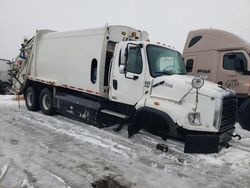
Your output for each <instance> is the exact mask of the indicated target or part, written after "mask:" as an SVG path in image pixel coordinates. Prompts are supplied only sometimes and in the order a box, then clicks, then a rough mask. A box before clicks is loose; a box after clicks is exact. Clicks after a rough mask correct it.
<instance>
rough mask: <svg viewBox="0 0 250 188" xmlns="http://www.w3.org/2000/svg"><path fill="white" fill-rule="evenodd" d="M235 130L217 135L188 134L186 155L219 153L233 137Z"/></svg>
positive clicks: (185, 148) (186, 137)
mask: <svg viewBox="0 0 250 188" xmlns="http://www.w3.org/2000/svg"><path fill="white" fill-rule="evenodd" d="M233 132H234V128H232V129H230V130H228V131H226V132H223V133H222V132H220V133H216V134H211V133H197V132H196V133H188V134H186V136H185V147H184V152H185V153H218V152H219V151H220V149H221V148H222V147H223V145H224V144H225V143H227V142H229V141H230V140H231V139H232V137H233Z"/></svg>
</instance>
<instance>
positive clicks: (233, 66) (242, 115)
mask: <svg viewBox="0 0 250 188" xmlns="http://www.w3.org/2000/svg"><path fill="white" fill-rule="evenodd" d="M183 56H184V58H185V64H186V70H187V72H188V73H189V74H191V75H195V76H202V77H203V78H206V79H207V80H209V81H212V82H215V83H218V84H220V85H222V86H223V87H224V88H230V89H232V90H235V91H236V93H237V97H238V105H239V107H238V120H239V123H240V125H241V126H242V127H243V128H244V129H247V130H250V43H248V42H247V41H245V40H243V39H242V38H240V37H238V36H236V35H234V34H232V33H229V32H226V31H223V30H215V29H201V30H195V31H191V32H190V33H189V34H188V37H187V40H186V44H185V47H184V50H183Z"/></svg>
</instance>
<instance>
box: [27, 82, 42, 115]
mask: <svg viewBox="0 0 250 188" xmlns="http://www.w3.org/2000/svg"><path fill="white" fill-rule="evenodd" d="M24 98H25V104H26V107H27V108H28V110H30V111H37V110H39V104H38V95H37V93H36V91H35V90H34V88H33V87H29V88H28V89H27V90H26V92H25V96H24Z"/></svg>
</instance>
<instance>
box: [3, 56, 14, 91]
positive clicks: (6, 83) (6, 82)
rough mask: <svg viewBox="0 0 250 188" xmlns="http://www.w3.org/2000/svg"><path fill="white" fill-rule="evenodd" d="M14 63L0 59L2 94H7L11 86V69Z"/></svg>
mask: <svg viewBox="0 0 250 188" xmlns="http://www.w3.org/2000/svg"><path fill="white" fill-rule="evenodd" d="M11 64H12V62H11V61H10V60H8V59H0V94H6V92H8V87H10V86H11V83H10V82H11V77H10V69H11Z"/></svg>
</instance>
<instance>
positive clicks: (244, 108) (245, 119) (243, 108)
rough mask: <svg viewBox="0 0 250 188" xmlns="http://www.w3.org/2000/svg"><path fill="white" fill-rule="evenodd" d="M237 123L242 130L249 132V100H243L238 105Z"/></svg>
mask: <svg viewBox="0 0 250 188" xmlns="http://www.w3.org/2000/svg"><path fill="white" fill-rule="evenodd" d="M239 123H240V125H241V127H242V128H243V129H246V130H249V131H250V99H247V100H245V101H244V102H243V103H242V104H241V105H240V108H239Z"/></svg>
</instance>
